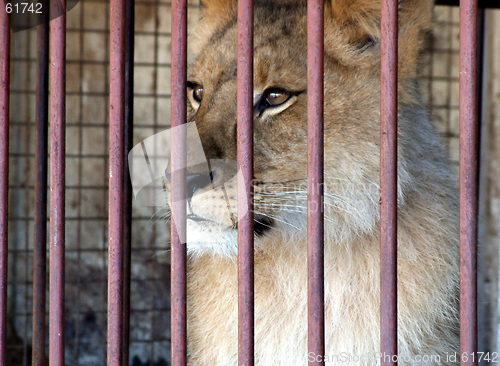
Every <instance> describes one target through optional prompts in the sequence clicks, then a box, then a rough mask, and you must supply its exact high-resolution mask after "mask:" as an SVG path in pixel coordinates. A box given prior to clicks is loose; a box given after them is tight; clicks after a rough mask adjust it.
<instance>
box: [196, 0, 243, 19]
mask: <svg viewBox="0 0 500 366" xmlns="http://www.w3.org/2000/svg"><path fill="white" fill-rule="evenodd" d="M237 6H238V0H201V10H202V15H203V16H204V17H221V16H222V17H225V16H226V15H227V14H229V13H232V12H233V11H235V10H236V7H237Z"/></svg>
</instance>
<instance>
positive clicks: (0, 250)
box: [0, 6, 10, 365]
mask: <svg viewBox="0 0 500 366" xmlns="http://www.w3.org/2000/svg"><path fill="white" fill-rule="evenodd" d="M9 73H10V19H9V15H8V14H7V11H6V10H5V6H2V7H1V9H0V365H5V364H6V338H7V256H8V253H7V245H8V240H7V229H8V223H9V221H8V207H9V205H8V203H7V201H8V197H9V195H8V189H9V87H10V75H9Z"/></svg>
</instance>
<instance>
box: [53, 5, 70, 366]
mask: <svg viewBox="0 0 500 366" xmlns="http://www.w3.org/2000/svg"><path fill="white" fill-rule="evenodd" d="M50 11H51V13H53V14H62V15H61V16H59V17H57V18H55V19H53V20H52V21H51V22H50V131H49V133H50V233H49V236H50V270H49V276H50V290H49V302H50V304H49V309H50V310H49V311H50V314H49V346H50V349H49V357H50V365H51V366H64V365H65V363H64V249H65V238H64V236H65V225H64V219H65V207H64V206H65V158H66V151H65V150H66V141H65V140H66V0H61V1H60V2H59V1H52V2H51V8H50Z"/></svg>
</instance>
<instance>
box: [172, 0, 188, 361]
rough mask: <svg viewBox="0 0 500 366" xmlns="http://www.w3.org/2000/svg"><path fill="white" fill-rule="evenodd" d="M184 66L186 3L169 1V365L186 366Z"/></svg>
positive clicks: (185, 56) (184, 0) (183, 1)
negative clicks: (170, 318) (170, 98)
mask: <svg viewBox="0 0 500 366" xmlns="http://www.w3.org/2000/svg"><path fill="white" fill-rule="evenodd" d="M186 63H187V1H186V0H173V1H172V63H171V65H172V66H171V72H172V79H171V80H172V84H171V95H172V108H171V115H170V117H171V118H170V121H171V126H172V135H171V138H172V153H171V183H172V194H171V210H172V220H171V244H170V245H171V253H170V255H171V271H172V272H171V312H172V315H171V316H172V365H173V366H181V365H186V364H187V322H186V243H185V238H186V203H185V197H186V169H185V168H186V134H185V130H184V128H183V127H179V126H182V125H183V124H185V123H186V97H187V96H186V70H187V67H186Z"/></svg>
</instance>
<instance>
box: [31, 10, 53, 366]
mask: <svg viewBox="0 0 500 366" xmlns="http://www.w3.org/2000/svg"><path fill="white" fill-rule="evenodd" d="M45 15H46V19H45V22H44V23H42V24H40V25H39V26H38V27H37V84H36V121H35V124H36V127H35V128H36V131H35V134H36V136H35V144H36V145H35V213H34V215H35V216H34V224H35V228H34V230H35V232H34V243H33V338H32V362H33V365H34V366H43V365H45V364H46V362H45V329H46V324H45V308H46V306H45V303H46V300H47V296H46V289H47V277H46V276H47V149H48V144H47V142H48V126H49V120H48V113H49V110H48V105H49V104H48V103H49V22H48V14H45Z"/></svg>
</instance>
